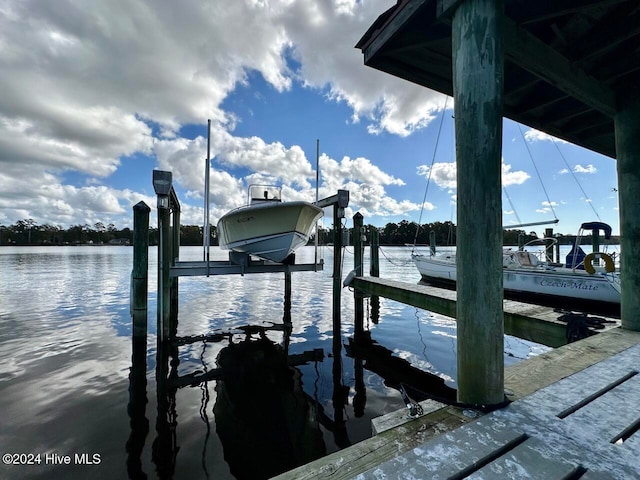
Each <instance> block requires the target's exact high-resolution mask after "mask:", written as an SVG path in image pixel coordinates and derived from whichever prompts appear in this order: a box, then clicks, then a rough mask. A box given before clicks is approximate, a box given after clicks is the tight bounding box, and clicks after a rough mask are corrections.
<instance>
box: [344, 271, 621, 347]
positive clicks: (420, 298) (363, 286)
mask: <svg viewBox="0 0 640 480" xmlns="http://www.w3.org/2000/svg"><path fill="white" fill-rule="evenodd" d="M351 286H353V288H354V290H356V291H359V292H361V293H364V294H367V295H375V296H380V297H385V298H388V299H390V300H394V301H397V302H401V303H405V304H407V305H411V306H413V307H417V308H422V309H425V310H429V311H431V312H434V313H438V314H440V315H446V316H447V317H451V318H456V300H457V293H456V291H455V290H448V289H445V288H438V287H433V286H430V285H423V284H413V283H407V282H399V281H395V280H389V279H384V278H378V277H356V278H354V279H353V283H352V284H351ZM503 312H504V332H505V333H506V334H508V335H512V336H515V337H518V338H522V339H524V340H530V341H532V342H536V343H540V344H542V345H546V346H548V347H553V348H556V347H560V346H562V345H565V344H567V343H568V342H569V341H570V340H571V339H572V338H573V339H577V338H581V337H583V336H586V335H590V334H593V333H594V332H596V331H599V332H602V331H605V330H608V329H611V328H615V327H619V326H620V319H617V318H613V317H603V316H597V317H589V316H586V315H585V316H580V315H578V316H575V317H574V319H575V320H578V321H579V320H584V321H583V322H571V321H569V322H567V321H563V319H562V317H563V315H564V316H565V317H564V318H565V319H566V315H567V313H566V312H558V311H556V310H554V309H553V308H550V307H545V306H541V305H535V304H531V303H524V302H518V301H515V300H503ZM589 318H595V319H597V321H596V322H595V323H596V324H597V327H598V329H597V330H596V329H593V328H591V329H589V326H588V322H587V320H588V319H589Z"/></svg>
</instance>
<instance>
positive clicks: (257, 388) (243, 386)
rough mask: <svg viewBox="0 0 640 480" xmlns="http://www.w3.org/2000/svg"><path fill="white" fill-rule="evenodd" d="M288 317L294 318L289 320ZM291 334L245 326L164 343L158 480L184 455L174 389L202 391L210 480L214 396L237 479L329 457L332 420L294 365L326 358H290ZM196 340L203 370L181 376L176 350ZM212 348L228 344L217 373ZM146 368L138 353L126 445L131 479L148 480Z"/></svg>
mask: <svg viewBox="0 0 640 480" xmlns="http://www.w3.org/2000/svg"><path fill="white" fill-rule="evenodd" d="M287 318H290V315H289V316H287V315H285V319H287ZM271 330H275V331H283V332H284V339H283V342H282V343H281V344H279V343H276V342H275V341H273V340H271V339H270V338H269V337H268V336H267V332H269V331H271ZM290 334H291V328H290V325H287V324H281V325H274V326H272V327H265V326H256V325H246V326H242V327H238V328H235V329H234V330H233V331H230V332H217V333H213V334H211V335H207V336H200V337H185V338H179V337H175V336H174V337H173V338H172V339H170V341H167V342H165V343H164V344H160V345H158V348H159V350H158V360H157V362H156V383H157V418H156V437H155V439H154V440H153V444H152V461H153V463H154V464H155V468H156V474H157V476H158V478H173V477H174V474H175V471H176V463H177V461H178V456H179V451H180V442H179V439H178V435H177V432H178V423H179V422H178V415H177V413H176V412H177V408H176V407H177V405H176V392H177V391H178V389H180V388H184V387H189V386H196V385H197V386H199V388H200V389H201V392H202V396H201V405H200V418H201V420H202V421H203V423H204V424H205V426H206V431H205V438H204V444H203V448H202V458H201V467H202V471H203V473H204V476H205V478H209V471H208V466H207V456H206V452H207V442H208V440H209V436H210V433H211V421H210V418H209V412H210V411H209V410H208V407H209V404H210V400H211V398H212V397H215V403H214V405H213V409H212V411H213V416H214V419H215V431H216V433H217V435H218V438H219V440H220V442H221V444H222V448H223V452H224V459H225V461H226V462H227V464H228V467H229V470H230V472H231V474H232V475H233V476H234V477H235V478H237V479H260V478H269V477H272V476H274V475H277V474H279V473H282V472H284V471H287V470H290V469H292V468H294V467H296V466H299V465H303V464H305V463H308V462H310V461H312V460H314V459H316V458H319V457H322V456H324V455H326V453H327V449H326V446H325V443H324V440H323V433H322V430H321V428H320V425H321V424H322V425H323V426H324V427H325V428H326V427H329V429H333V420H330V419H328V418H327V416H326V415H325V413H324V411H323V409H322V407H320V406H319V404H318V402H317V400H315V399H313V398H311V397H309V396H308V395H307V394H306V393H305V392H304V389H303V382H302V374H301V372H300V370H299V369H298V368H296V367H297V366H300V365H303V364H306V363H310V362H318V361H322V360H323V357H324V355H323V352H322V351H321V350H317V349H316V350H311V351H306V352H303V353H299V354H291V355H290V354H288V344H289V339H288V337H289V336H290ZM139 340H140V339H138V341H139ZM196 342H200V343H201V344H202V354H201V363H202V367H201V369H199V370H197V371H195V372H191V373H188V374H185V375H179V374H178V372H179V368H178V367H179V363H180V362H179V355H178V347H179V346H180V345H186V344H192V343H196ZM213 343H223V344H224V346H222V348H221V349H220V350H219V353H218V355H217V358H216V366H215V368H209V365H208V364H207V362H206V361H205V360H204V358H205V355H204V353H205V350H206V348H207V346H208V345H211V344H213ZM134 344H135V339H134ZM134 351H135V346H134ZM145 368H146V365H145V357H144V356H142V355H135V354H134V356H133V365H132V369H131V375H130V377H129V381H130V388H129V392H130V400H129V408H128V411H129V416H130V420H131V424H130V425H131V433H130V436H129V439H128V441H127V445H126V448H127V453H128V458H127V471H128V473H129V477H130V478H146V474H145V472H143V471H142V467H141V465H142V464H141V460H140V455H141V454H142V452H143V450H144V443H145V439H146V436H147V434H148V430H149V421H148V420H147V418H146V416H145V406H146V403H147V392H146V378H145V377H144V374H143V372H144V370H145ZM209 382H215V388H214V391H213V392H210V390H209ZM209 408H210V407H209Z"/></svg>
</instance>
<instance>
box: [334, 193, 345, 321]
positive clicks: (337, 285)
mask: <svg viewBox="0 0 640 480" xmlns="http://www.w3.org/2000/svg"><path fill="white" fill-rule="evenodd" d="M342 218H344V208H341V207H339V206H338V205H337V204H335V205H334V206H333V331H334V334H335V331H336V326H337V327H338V331H340V328H341V321H340V310H341V304H342V302H341V297H340V295H341V289H342V221H341V219H342Z"/></svg>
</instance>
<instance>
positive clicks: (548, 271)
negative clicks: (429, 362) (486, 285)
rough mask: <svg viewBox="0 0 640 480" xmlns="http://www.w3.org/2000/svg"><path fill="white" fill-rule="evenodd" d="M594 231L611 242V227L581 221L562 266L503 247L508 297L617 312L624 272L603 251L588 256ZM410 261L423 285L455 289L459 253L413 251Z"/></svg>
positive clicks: (530, 254) (553, 304)
mask: <svg viewBox="0 0 640 480" xmlns="http://www.w3.org/2000/svg"><path fill="white" fill-rule="evenodd" d="M596 229H597V230H600V229H602V230H604V232H605V236H604V238H605V239H609V238H611V227H610V226H609V225H607V224H605V223H602V222H589V223H583V224H582V225H581V227H580V230H579V232H578V235H577V237H576V241H575V243H574V245H573V248H572V249H571V251H570V252H569V254H568V255H567V258H566V261H565V262H564V263H554V262H551V261H549V260H547V259H540V258H539V257H538V256H537V255H536V254H535V253H534V252H531V251H528V250H525V248H524V247H522V248H519V249H517V250H513V249H511V248H505V249H503V252H502V259H503V262H502V271H503V288H504V292H505V297H507V298H512V299H518V300H528V301H532V302H534V303H539V304H547V305H551V306H558V307H563V308H568V309H578V310H581V309H584V310H589V311H598V312H602V313H604V312H609V313H615V312H617V311H619V309H620V274H619V272H618V271H617V270H616V268H615V261H614V258H613V257H612V256H611V255H609V254H607V253H604V252H593V253H589V254H588V255H587V254H585V252H584V251H583V250H582V248H581V247H580V239H581V238H582V236H583V235H584V233H583V232H585V231H587V230H596ZM543 240H544V239H543ZM553 240H556V239H553ZM411 258H412V260H413V262H414V263H415V265H416V267H417V269H418V271H419V272H420V275H421V277H422V281H425V282H427V283H430V284H433V285H438V286H444V287H448V288H455V285H456V255H455V253H439V254H438V253H430V254H429V255H422V254H417V253H413V254H412V255H411Z"/></svg>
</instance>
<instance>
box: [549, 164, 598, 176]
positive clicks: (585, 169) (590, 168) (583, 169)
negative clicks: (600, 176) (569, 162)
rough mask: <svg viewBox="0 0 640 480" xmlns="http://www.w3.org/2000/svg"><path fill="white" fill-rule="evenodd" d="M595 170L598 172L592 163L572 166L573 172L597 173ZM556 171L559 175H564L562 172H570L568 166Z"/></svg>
mask: <svg viewBox="0 0 640 480" xmlns="http://www.w3.org/2000/svg"><path fill="white" fill-rule="evenodd" d="M597 172H598V169H597V168H596V167H595V166H593V165H592V164H589V165H587V166H586V167H583V166H582V165H580V164H577V165H574V166H573V173H597ZM558 173H559V174H561V175H564V174H567V173H570V170H569V169H568V168H563V169H562V170H560V171H559V172H558Z"/></svg>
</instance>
